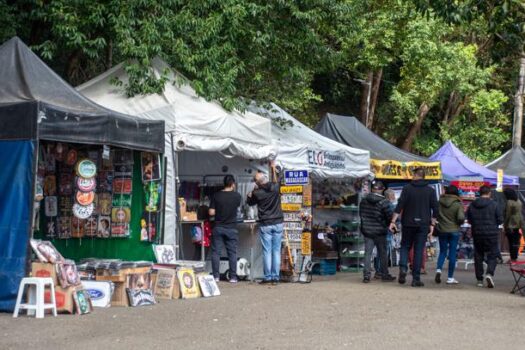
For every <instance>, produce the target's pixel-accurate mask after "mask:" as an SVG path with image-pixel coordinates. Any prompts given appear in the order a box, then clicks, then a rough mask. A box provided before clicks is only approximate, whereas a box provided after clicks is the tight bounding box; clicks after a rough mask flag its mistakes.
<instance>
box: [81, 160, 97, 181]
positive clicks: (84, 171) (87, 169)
mask: <svg viewBox="0 0 525 350" xmlns="http://www.w3.org/2000/svg"><path fill="white" fill-rule="evenodd" d="M76 170H77V175H78V176H80V177H83V178H87V179H89V178H92V177H94V176H95V175H97V166H96V165H95V163H93V161H91V160H89V159H83V160H81V161H80V162H78V164H77V169H76Z"/></svg>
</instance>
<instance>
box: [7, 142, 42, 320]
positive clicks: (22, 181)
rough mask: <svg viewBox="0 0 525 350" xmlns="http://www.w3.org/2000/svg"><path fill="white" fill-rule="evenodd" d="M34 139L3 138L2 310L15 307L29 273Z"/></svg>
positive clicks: (10, 309) (9, 309)
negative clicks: (27, 269)
mask: <svg viewBox="0 0 525 350" xmlns="http://www.w3.org/2000/svg"><path fill="white" fill-rule="evenodd" d="M34 149H35V143H34V142H33V141H0V164H2V172H1V173H0V199H1V201H0V310H1V311H12V310H13V309H14V306H15V301H16V295H17V292H18V285H19V284H20V281H21V280H22V278H23V277H24V276H25V272H26V271H25V268H26V259H27V249H28V241H29V230H30V227H31V217H30V216H31V208H32V206H33V198H32V195H33V178H34V177H33V159H34Z"/></svg>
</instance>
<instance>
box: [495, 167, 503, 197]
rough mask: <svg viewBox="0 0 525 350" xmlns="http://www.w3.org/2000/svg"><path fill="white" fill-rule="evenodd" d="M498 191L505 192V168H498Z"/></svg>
mask: <svg viewBox="0 0 525 350" xmlns="http://www.w3.org/2000/svg"><path fill="white" fill-rule="evenodd" d="M496 191H498V192H503V169H498V177H497V183H496Z"/></svg>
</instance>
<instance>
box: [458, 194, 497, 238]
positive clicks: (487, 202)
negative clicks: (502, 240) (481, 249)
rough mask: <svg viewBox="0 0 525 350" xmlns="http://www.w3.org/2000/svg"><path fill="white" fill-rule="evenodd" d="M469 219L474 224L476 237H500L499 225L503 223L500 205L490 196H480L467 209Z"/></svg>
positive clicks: (473, 229) (473, 234)
mask: <svg viewBox="0 0 525 350" xmlns="http://www.w3.org/2000/svg"><path fill="white" fill-rule="evenodd" d="M467 220H468V222H469V223H470V225H472V236H473V237H474V239H483V238H497V237H499V228H498V226H499V225H501V224H502V223H503V217H502V215H501V211H500V210H499V209H498V205H497V204H496V202H495V201H493V200H492V199H490V198H483V197H481V198H478V199H476V200H475V201H474V202H472V203H471V204H470V206H469V208H468V210H467Z"/></svg>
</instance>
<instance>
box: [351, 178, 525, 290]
mask: <svg viewBox="0 0 525 350" xmlns="http://www.w3.org/2000/svg"><path fill="white" fill-rule="evenodd" d="M503 193H504V196H505V199H506V200H505V205H504V207H500V206H499V205H498V204H497V202H496V201H495V200H493V199H492V198H491V196H492V189H491V188H490V187H488V186H482V187H481V188H480V189H479V198H477V199H476V200H474V201H473V202H472V203H471V204H470V205H469V207H468V209H467V212H466V213H465V212H464V209H463V203H462V201H461V199H460V197H459V190H458V188H457V187H456V186H453V185H451V186H448V187H446V188H445V192H444V193H443V194H442V195H441V196H440V198H439V200H438V199H437V195H436V192H435V190H434V189H433V188H432V187H430V186H429V185H428V182H427V181H425V173H424V170H423V169H415V171H414V177H413V180H412V182H411V183H409V184H408V185H406V186H405V187H404V188H403V190H402V192H401V196H400V198H399V200H398V202H397V205H396V206H395V208H394V204H393V202H394V200H393V199H392V197H391V193H388V190H387V191H385V186H384V184H383V183H382V182H380V181H374V182H373V183H372V186H371V193H370V194H368V195H367V196H366V197H365V198H364V199H363V200H362V201H361V203H360V216H361V231H362V233H363V235H364V237H365V264H364V265H365V266H364V272H363V282H365V283H369V282H370V280H371V260H372V254H373V250H374V247H375V248H376V251H377V255H378V261H379V268H378V269H376V274H375V276H376V278H380V279H381V280H382V281H385V282H391V281H393V280H395V277H393V276H392V275H390V274H389V272H388V259H387V255H386V254H387V251H388V241H387V237H388V236H389V235H393V234H397V231H398V220H400V222H401V227H402V235H401V249H400V259H399V276H398V282H399V283H400V284H405V283H406V280H407V275H408V273H409V263H408V262H409V260H410V259H409V258H410V256H412V261H411V264H410V270H411V271H410V272H411V274H412V283H411V285H412V287H423V286H424V283H423V282H422V281H421V271H422V263H423V261H424V256H425V255H426V249H425V247H426V242H427V239H428V238H430V237H431V236H436V237H437V238H438V240H439V257H438V261H437V268H436V275H435V278H434V281H435V282H436V283H441V275H442V270H443V267H444V265H445V261H446V259H447V258H448V261H449V262H448V271H447V280H446V283H447V284H450V285H453V284H458V283H459V281H458V280H456V279H455V278H454V271H455V267H456V261H457V260H456V258H457V248H458V242H459V239H460V236H461V232H460V230H461V226H462V225H463V224H464V222H465V219H466V220H467V221H468V223H469V224H470V225H471V231H472V237H473V241H474V266H475V276H476V280H477V285H478V286H479V287H483V286H487V287H488V288H494V274H495V271H496V266H497V262H498V258H499V257H500V256H501V253H500V242H499V236H500V227H502V226H503V229H504V230H505V233H506V236H507V238H508V241H509V250H510V261H511V262H513V261H516V260H517V259H518V250H519V245H520V239H521V233H520V230H521V229H522V228H523V218H522V211H521V209H522V205H521V202H520V201H519V200H518V195H517V192H516V191H515V190H513V189H508V188H507V189H505V190H504V191H503ZM387 196H388V197H389V198H387ZM485 264H486V269H485Z"/></svg>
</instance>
